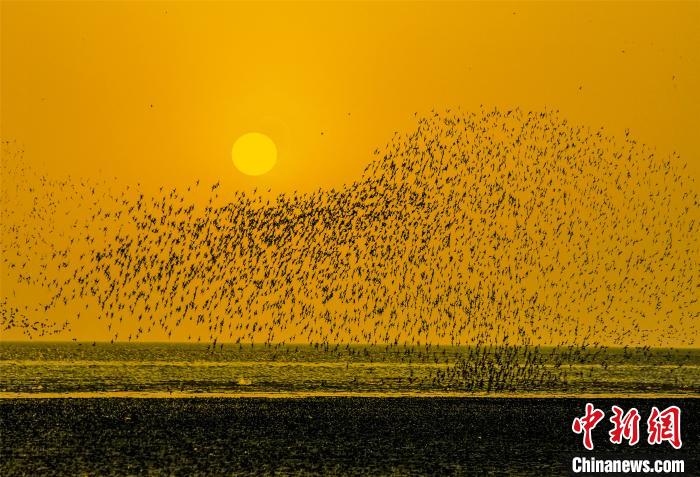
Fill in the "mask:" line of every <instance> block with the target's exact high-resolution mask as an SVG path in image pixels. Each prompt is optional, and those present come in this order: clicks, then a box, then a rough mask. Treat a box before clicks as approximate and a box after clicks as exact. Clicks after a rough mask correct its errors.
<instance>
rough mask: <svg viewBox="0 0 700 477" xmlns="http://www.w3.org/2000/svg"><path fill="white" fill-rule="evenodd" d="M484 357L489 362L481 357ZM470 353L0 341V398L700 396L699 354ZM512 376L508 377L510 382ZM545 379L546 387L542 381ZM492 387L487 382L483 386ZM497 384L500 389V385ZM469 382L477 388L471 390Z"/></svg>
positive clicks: (456, 350) (462, 350) (610, 351)
mask: <svg viewBox="0 0 700 477" xmlns="http://www.w3.org/2000/svg"><path fill="white" fill-rule="evenodd" d="M488 353H490V354H488ZM493 353H494V351H493V350H490V351H488V352H487V357H486V358H484V355H483V354H479V355H478V358H475V357H470V356H471V355H474V354H475V353H474V349H473V348H471V349H470V348H466V347H462V348H456V347H442V348H432V349H430V350H426V349H425V348H412V349H411V348H401V347H400V348H398V349H397V348H393V349H390V350H387V349H386V348H384V347H369V346H364V347H360V346H356V347H351V348H346V347H338V348H337V349H334V348H329V349H323V348H320V347H319V348H316V347H313V346H287V347H266V346H254V347H251V346H250V345H248V346H243V347H238V346H224V348H223V349H219V348H217V350H216V351H215V352H212V351H211V350H208V349H207V346H206V345H197V344H162V343H159V344H153V343H148V344H144V343H141V344H108V343H96V344H95V345H94V346H93V345H92V344H91V343H89V344H85V343H82V344H78V343H7V342H5V343H0V396H2V397H10V396H11V395H18V393H21V394H19V395H27V394H34V393H51V394H54V393H59V394H60V393H68V394H70V395H76V394H80V393H96V392H99V393H110V392H119V393H122V394H123V393H151V394H154V393H155V394H157V393H177V394H190V393H224V394H227V393H228V394H246V393H252V394H256V395H260V394H269V393H280V394H295V393H296V394H299V393H302V394H307V395H308V394H310V393H311V394H313V393H318V394H320V395H326V394H329V393H330V394H332V393H344V394H347V393H364V394H366V393H390V394H391V393H418V394H420V393H425V394H444V393H472V392H474V393H488V394H497V393H507V394H518V393H522V394H528V395H529V394H532V393H535V394H536V393H543V394H547V395H552V394H555V395H581V394H603V395H605V394H632V395H645V394H659V395H699V394H700V350H663V349H662V350H652V351H648V350H647V351H643V350H623V349H606V350H604V351H600V352H596V353H588V354H586V353H580V352H579V353H569V354H564V353H562V351H561V350H558V351H554V352H553V350H552V349H541V350H538V353H540V354H539V355H538V358H537V359H538V361H536V364H534V365H529V367H526V366H525V365H524V364H522V362H523V360H524V359H525V358H523V357H520V356H518V357H516V358H514V359H512V360H511V361H510V362H509V363H510V364H508V365H507V366H506V365H503V366H501V367H495V366H494V365H493V362H494V360H493V358H492V355H493ZM508 373H510V374H508ZM545 377H546V378H547V379H550V380H549V381H547V380H546V379H545ZM488 379H490V380H491V381H492V382H493V384H492V383H488V382H486V381H487V380H488ZM498 380H501V381H503V382H506V384H507V385H503V386H498V385H497V384H495V383H496V382H497V381H498ZM475 383H476V384H475Z"/></svg>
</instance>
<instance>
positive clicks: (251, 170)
mask: <svg viewBox="0 0 700 477" xmlns="http://www.w3.org/2000/svg"><path fill="white" fill-rule="evenodd" d="M231 157H232V159H233V164H234V165H235V166H236V169H238V170H239V171H241V172H242V173H243V174H247V175H249V176H260V175H262V174H265V173H267V172H270V170H272V168H273V167H274V166H275V163H276V162H277V147H276V146H275V143H274V142H273V141H272V139H270V138H269V137H268V136H266V135H264V134H261V133H256V132H251V133H246V134H244V135H242V136H241V137H239V138H238V139H237V140H236V142H235V143H234V144H233V149H232V150H231Z"/></svg>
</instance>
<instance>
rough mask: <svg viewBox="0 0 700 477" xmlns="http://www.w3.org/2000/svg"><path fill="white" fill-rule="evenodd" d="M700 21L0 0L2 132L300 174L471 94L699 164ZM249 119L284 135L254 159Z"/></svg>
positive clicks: (185, 173)
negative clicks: (235, 156) (246, 161)
mask: <svg viewBox="0 0 700 477" xmlns="http://www.w3.org/2000/svg"><path fill="white" fill-rule="evenodd" d="M698 22H700V3H698V2H687V3H680V4H671V3H668V2H664V3H633V2H623V3H620V4H611V3H597V2H596V3H592V2H591V3H588V4H583V5H582V4H575V3H569V2H566V3H559V4H557V3H550V2H546V3H545V2H543V3H537V4H524V3H517V4H505V3H504V4H496V5H494V4H475V3H464V4H458V3H451V4H436V3H433V2H430V3H427V2H426V3H410V4H409V3H406V4H404V3H396V2H391V3H386V4H362V3H357V2H352V3H334V4H331V5H327V4H321V3H309V4H299V3H290V2H288V3H281V4H276V3H264V4H260V3H255V4H241V3H222V2H210V3H201V2H195V3H184V2H177V3H167V2H144V3H137V2H118V3H107V2H92V3H89V2H70V3H61V2H48V3H32V2H3V3H2V123H1V127H2V137H3V138H12V139H17V140H19V141H20V142H21V143H23V144H24V146H25V148H26V150H27V154H26V157H27V160H29V161H31V162H33V163H36V164H39V165H41V167H43V168H45V169H46V170H48V171H50V172H54V173H56V172H64V171H68V172H76V173H80V174H82V175H91V174H96V173H97V171H98V170H102V171H103V172H105V173H107V174H110V175H116V176H118V177H119V178H120V180H123V181H126V182H134V183H135V182H137V181H140V182H141V183H142V184H146V185H152V186H156V185H158V186H159V185H161V184H172V185H182V184H189V183H191V182H192V181H193V180H194V179H195V178H201V179H204V180H206V181H207V182H213V181H216V180H221V181H222V182H223V186H224V190H235V189H239V188H250V187H254V186H256V185H258V186H261V187H264V188H268V187H272V188H273V189H274V191H283V190H295V189H297V190H310V189H314V188H317V187H321V186H329V185H338V184H342V183H345V182H348V181H350V180H352V179H354V178H356V177H357V176H358V175H359V173H360V172H361V170H362V168H363V167H364V166H365V165H366V164H367V162H368V161H369V160H370V158H371V154H370V153H371V151H372V150H374V148H375V147H376V146H377V145H382V144H384V143H385V142H386V141H388V139H390V137H391V135H392V134H393V131H395V130H406V129H408V128H411V127H412V126H413V124H414V118H413V112H414V111H419V112H421V113H424V112H427V111H429V110H430V109H431V108H433V107H434V108H438V109H444V108H450V107H452V108H454V107H457V106H461V107H462V108H464V109H469V108H478V106H479V104H481V103H483V104H485V105H487V106H501V107H513V106H520V107H521V108H523V109H542V108H550V109H559V110H561V111H562V114H563V115H564V116H565V117H567V118H569V119H570V120H571V121H572V122H576V123H581V124H585V125H590V126H592V127H598V126H604V127H606V128H609V129H610V130H611V131H614V132H621V131H622V130H623V129H624V128H630V130H631V131H632V133H633V134H634V135H635V136H637V137H638V138H640V139H641V140H642V141H644V142H647V143H648V144H652V145H655V146H658V147H659V148H662V150H670V149H675V150H677V151H678V152H679V153H680V154H681V155H682V156H683V157H684V158H685V159H686V160H688V161H689V162H690V167H691V169H692V171H693V173H694V174H695V175H696V177H697V176H700V161H699V160H697V158H698V157H700V141H698V139H697V134H696V133H695V129H696V126H697V118H698V117H699V116H700V68H699V65H700V61H699V59H700V58H699V55H700V53H699V51H700V49H698V48H697V45H700V30H699V29H698V28H697V24H698ZM151 105H152V107H151ZM348 113H349V114H348ZM251 130H252V131H261V132H265V133H267V134H269V135H270V136H271V137H272V138H273V139H274V141H275V142H276V143H277V145H278V147H279V150H280V159H279V162H278V165H277V167H276V168H275V169H274V170H273V171H272V172H271V173H270V174H268V175H266V176H263V177H259V178H251V177H246V176H244V175H242V174H240V173H239V172H237V171H236V170H235V168H234V167H233V165H232V162H231V156H230V150H231V146H232V145H233V142H234V141H235V139H236V138H237V137H238V136H239V135H240V134H242V133H244V132H247V131H251ZM321 132H323V135H321Z"/></svg>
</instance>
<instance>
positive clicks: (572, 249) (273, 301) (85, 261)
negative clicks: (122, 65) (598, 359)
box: [0, 109, 700, 379]
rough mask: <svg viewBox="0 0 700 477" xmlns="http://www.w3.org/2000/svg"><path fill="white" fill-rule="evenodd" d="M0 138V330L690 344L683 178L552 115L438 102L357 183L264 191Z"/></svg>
mask: <svg viewBox="0 0 700 477" xmlns="http://www.w3.org/2000/svg"><path fill="white" fill-rule="evenodd" d="M2 147H3V151H2V154H3V156H2V198H1V201H2V202H1V206H2V225H1V227H2V295H1V296H0V327H1V328H0V330H4V331H8V330H10V329H15V328H19V329H22V330H23V331H24V333H25V334H26V335H27V336H29V337H37V336H47V335H51V334H54V333H66V332H67V330H69V329H70V327H71V326H73V325H75V323H76V322H78V323H80V322H81V320H93V321H95V320H98V321H99V322H101V323H103V326H104V327H106V329H107V330H109V333H110V334H111V335H112V337H113V340H115V341H116V340H120V341H127V340H128V341H131V340H139V339H141V338H144V337H147V336H149V335H152V334H160V335H164V336H172V333H173V331H174V330H178V329H180V328H183V327H185V328H187V329H188V330H196V332H193V333H192V335H193V336H196V337H197V339H198V338H199V337H201V336H205V337H208V340H209V342H210V343H211V345H212V346H214V347H216V346H217V345H218V346H222V343H224V342H227V343H236V344H239V345H242V344H243V343H253V342H255V343H266V344H268V345H273V344H284V343H311V344H318V345H320V346H328V345H333V344H338V343H345V344H369V345H382V346H402V345H404V346H427V347H430V346H434V345H438V344H452V345H478V346H486V345H497V346H501V347H503V349H509V346H539V345H551V346H555V345H561V346H566V345H576V346H593V347H596V346H602V345H630V346H646V345H651V346H692V345H694V344H695V337H696V336H698V329H697V318H698V316H699V315H700V305H699V304H698V295H699V294H698V287H699V286H700V260H699V259H700V255H699V254H700V247H699V246H698V245H699V244H698V240H699V239H698V237H700V234H699V233H698V210H699V209H698V195H697V193H696V186H695V183H694V182H693V179H692V177H690V175H689V174H687V173H686V171H685V166H684V165H683V164H682V163H681V161H680V158H679V157H677V156H676V155H673V154H672V155H662V154H658V153H657V152H656V151H654V150H653V149H651V148H649V147H647V146H645V145H643V144H641V143H638V142H637V141H636V140H635V139H633V138H632V137H631V136H630V135H629V133H628V132H625V134H624V137H617V138H616V137H614V136H612V135H609V134H607V133H606V132H605V131H604V130H602V129H598V130H591V129H589V128H586V127H581V126H574V125H571V124H569V123H568V122H567V121H566V120H564V119H562V118H561V117H560V115H559V114H558V113H557V112H552V111H549V112H524V111H521V110H519V109H515V110H508V111H501V110H498V109H492V110H485V109H482V110H480V111H478V112H472V113H465V112H461V111H454V110H453V111H446V112H443V113H437V112H431V113H430V114H429V115H427V116H425V117H422V118H420V119H418V121H417V126H416V128H415V130H413V131H411V132H409V133H408V134H405V135H401V134H398V133H396V134H395V135H394V137H393V139H392V140H391V141H390V142H389V143H388V144H387V145H386V146H385V147H384V148H381V149H377V150H375V157H374V159H373V160H372V161H371V162H370V163H369V165H368V166H367V168H366V169H365V172H364V174H363V176H362V177H360V178H359V179H358V180H356V181H354V182H351V183H349V184H347V185H345V186H343V187H339V188H333V189H327V190H317V191H315V192H310V193H291V194H286V193H282V194H279V195H277V196H275V197H273V198H272V199H270V198H266V196H265V195H264V194H262V193H258V192H254V193H245V192H240V191H239V192H235V193H233V194H231V195H229V196H223V195H222V194H223V192H222V191H221V188H220V187H219V184H214V185H211V186H205V185H203V184H202V185H200V184H199V181H196V182H194V181H193V183H192V185H191V186H189V187H187V188H186V189H184V188H181V189H177V188H173V189H161V190H160V192H159V193H157V194H148V193H145V192H144V191H143V190H142V189H141V188H140V186H138V185H137V186H133V185H131V186H123V187H121V186H119V185H116V184H110V183H109V182H107V181H106V180H103V181H96V180H93V179H75V178H71V177H67V178H63V179H56V178H50V177H48V176H47V175H45V174H41V173H40V172H38V171H36V170H35V169H33V168H31V167H29V166H28V165H27V164H26V162H25V160H24V159H23V151H22V149H21V148H20V147H19V146H18V145H17V144H16V143H14V142H10V141H5V142H3V144H2ZM204 193H206V195H207V197H208V199H205V200H204V201H202V200H200V199H199V198H198V197H201V196H202V194H204ZM470 363H472V364H473V362H471V361H470ZM472 364H465V366H471V365H472ZM538 379H539V378H538ZM542 379H549V378H547V377H543V378H542Z"/></svg>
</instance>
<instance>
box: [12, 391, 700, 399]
mask: <svg viewBox="0 0 700 477" xmlns="http://www.w3.org/2000/svg"><path fill="white" fill-rule="evenodd" d="M192 398H195V399H207V398H209V399H309V398H389V399H391V398H424V399H430V398H463V399H700V394H680V393H600V394H595V393H586V394H573V393H532V392H531V393H468V392H461V391H455V392H448V391H440V392H429V391H428V392H412V391H407V392H395V393H383V392H364V391H357V392H355V391H338V392H308V391H301V392H277V393H276V392H239V393H231V392H228V393H227V392H201V393H197V392H172V393H170V392H162V391H85V392H67V393H57V392H46V393H30V392H17V393H14V392H0V401H2V400H15V399H41V400H43V399H192Z"/></svg>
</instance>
